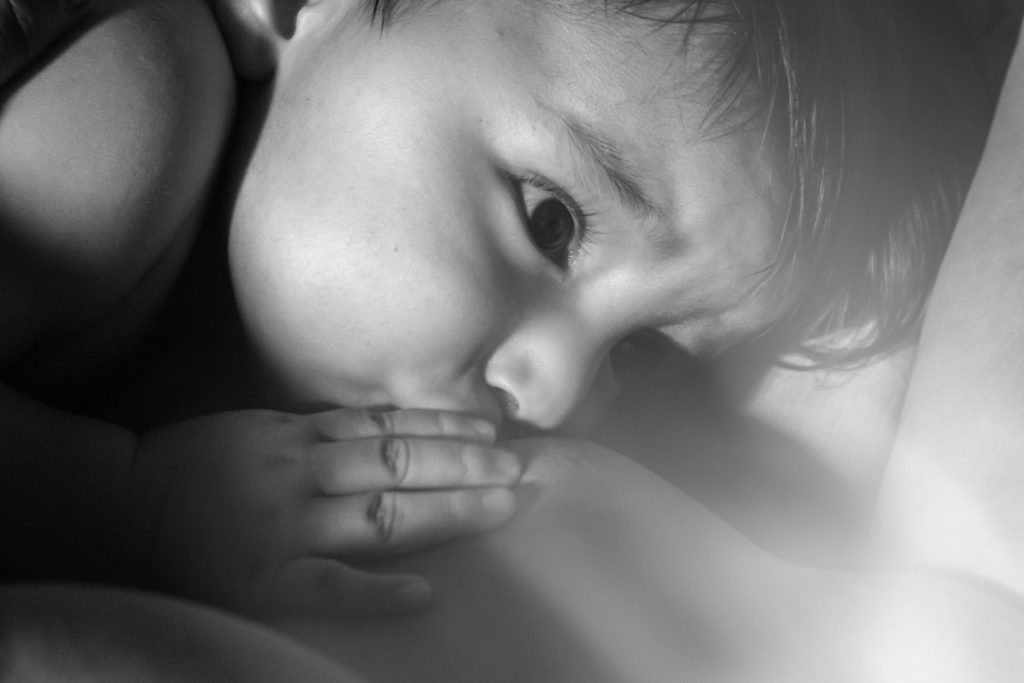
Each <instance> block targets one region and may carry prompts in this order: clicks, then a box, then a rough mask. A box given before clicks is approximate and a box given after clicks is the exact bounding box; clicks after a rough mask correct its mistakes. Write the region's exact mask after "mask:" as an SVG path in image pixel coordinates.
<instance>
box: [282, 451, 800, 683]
mask: <svg viewBox="0 0 1024 683" xmlns="http://www.w3.org/2000/svg"><path fill="white" fill-rule="evenodd" d="M518 449H519V450H520V451H521V452H522V453H523V454H524V455H525V456H526V457H527V459H528V461H529V466H528V469H527V472H526V475H525V476H524V478H523V482H522V485H521V486H520V488H519V491H518V494H519V498H520V506H521V509H520V512H519V513H518V515H517V517H516V518H515V519H514V520H513V522H512V523H510V524H509V525H508V526H507V527H506V528H504V529H503V530H501V531H500V532H498V533H496V534H493V535H490V536H486V537H482V538H480V539H476V540H473V541H470V542H463V543H459V544H452V545H449V546H446V547H443V548H439V549H436V550H434V551H432V552H429V553H422V554H418V555H415V556H410V557H406V558H401V559H398V560H394V561H389V562H387V563H386V564H384V565H382V566H381V567H380V568H381V569H382V570H395V571H411V572H417V573H420V574H422V575H424V576H426V577H427V578H428V579H429V580H430V581H431V582H432V583H433V585H434V587H435V591H436V593H435V595H436V597H435V605H434V606H433V607H432V608H431V609H430V610H428V611H427V612H424V613H423V614H420V615H414V616H408V617H398V618H396V617H389V618H381V619H353V620H350V621H343V622H341V621H326V620H325V621H310V620H287V621H283V622H279V623H278V624H277V625H278V626H281V627H282V628H284V629H285V630H287V631H288V632H289V633H291V634H292V635H294V636H297V637H298V638H300V639H301V640H303V641H305V642H307V643H309V644H312V645H313V646H314V647H316V648H317V649H319V650H320V651H322V652H325V653H327V654H329V655H331V656H332V657H336V658H337V659H338V660H340V661H342V662H344V663H345V664H346V665H348V666H351V667H352V668H354V669H355V670H356V671H358V672H359V673H362V674H363V675H365V676H367V677H368V678H370V679H371V680H374V681H380V682H382V683H383V682H387V681H442V680H443V681H482V680H486V681H497V682H500V681H510V682H511V681H517V682H519V681H595V682H596V681H616V682H619V681H664V680H679V679H680V676H685V675H693V676H697V677H698V679H699V680H706V678H700V677H701V676H704V675H706V674H708V673H709V672H710V671H712V670H713V671H716V672H717V673H718V674H723V673H725V670H726V669H728V668H729V667H730V666H732V665H733V663H735V662H739V661H742V660H743V659H744V658H743V657H740V656H738V655H739V650H738V649H737V648H739V647H746V646H747V645H749V644H750V643H751V642H754V641H756V640H758V638H759V636H758V635H757V634H755V633H754V631H757V630H759V629H761V628H762V626H764V625H766V624H767V622H766V621H765V620H764V619H763V618H761V617H762V616H763V614H764V613H765V610H770V609H773V608H776V607H777V605H776V604H775V603H773V602H772V600H773V599H774V598H776V597H779V598H781V595H780V594H779V593H774V594H773V592H772V591H771V590H766V586H767V585H769V584H767V583H766V582H768V581H772V580H774V579H775V578H777V577H779V576H781V575H783V574H784V573H785V572H786V571H787V568H785V567H783V566H781V565H780V564H778V563H777V562H776V561H774V560H773V559H772V558H770V557H769V556H767V555H765V554H763V553H761V552H760V551H758V550H757V549H756V548H754V547H753V546H752V545H750V544H749V543H747V542H746V541H745V539H743V538H742V537H740V536H739V535H738V534H737V533H735V532H734V531H733V530H732V529H731V528H730V527H727V526H726V525H725V524H723V523H722V522H721V521H720V520H719V519H718V518H716V517H714V516H713V515H711V514H710V513H709V512H707V511H706V510H705V509H704V508H702V507H700V506H699V505H697V504H696V503H694V502H693V501H692V500H690V499H689V498H686V497H685V496H683V495H682V494H681V493H680V492H679V491H678V490H677V489H675V488H674V487H672V486H670V485H669V484H668V483H667V482H665V481H663V480H661V479H659V478H657V477H655V476H654V475H652V474H651V473H649V472H648V471H646V470H644V469H643V468H641V467H640V466H638V465H636V464H635V463H633V462H631V461H629V460H627V459H625V458H623V457H622V456H619V455H617V454H614V453H612V452H610V451H607V450H605V449H602V448H600V447H598V446H595V445H593V444H589V443H585V442H569V441H561V440H553V439H536V440H530V441H524V442H519V444H518Z"/></svg>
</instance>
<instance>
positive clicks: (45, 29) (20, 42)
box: [0, 0, 92, 84]
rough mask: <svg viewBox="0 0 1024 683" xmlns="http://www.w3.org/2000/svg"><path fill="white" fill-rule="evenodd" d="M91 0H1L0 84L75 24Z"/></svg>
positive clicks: (90, 3)
mask: <svg viewBox="0 0 1024 683" xmlns="http://www.w3.org/2000/svg"><path fill="white" fill-rule="evenodd" d="M91 5H92V0H0V84H3V83H6V82H7V81H8V80H9V79H10V78H11V77H12V76H14V75H15V74H16V73H18V72H19V71H21V69H23V68H25V67H26V66H27V65H29V64H30V63H31V62H32V60H33V59H35V58H36V57H38V56H39V55H40V54H41V53H42V52H43V51H44V50H45V49H46V48H47V47H49V46H50V45H51V44H52V43H53V42H54V41H55V40H57V38H59V37H60V36H61V35H62V34H63V33H64V32H65V31H67V30H68V29H69V28H71V27H72V26H74V25H75V23H77V22H78V20H79V19H81V17H82V15H83V14H85V11H86V10H87V9H88V8H89V7H90V6H91Z"/></svg>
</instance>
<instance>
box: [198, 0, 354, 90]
mask: <svg viewBox="0 0 1024 683" xmlns="http://www.w3.org/2000/svg"><path fill="white" fill-rule="evenodd" d="M322 1H323V0H214V2H213V3H212V4H213V7H214V10H215V12H216V14H217V20H218V21H219V22H220V28H221V32H222V33H223V34H224V40H225V41H226V42H227V44H228V50H229V51H230V53H231V62H232V64H233V65H234V67H235V72H236V73H237V74H238V75H239V76H241V77H242V78H244V79H246V80H253V81H259V80H265V79H267V78H270V76H272V75H273V73H274V71H275V70H276V69H277V60H278V57H279V56H280V52H281V49H282V48H283V47H284V46H285V45H287V43H288V41H289V40H290V39H291V37H292V34H293V33H294V32H295V21H296V17H297V16H298V15H299V13H300V12H301V11H302V9H303V8H304V7H307V6H311V5H316V4H319V3H320V2H322ZM343 1H344V2H348V3H352V2H355V1H356V0H343Z"/></svg>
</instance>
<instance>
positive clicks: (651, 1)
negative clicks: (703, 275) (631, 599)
mask: <svg viewBox="0 0 1024 683" xmlns="http://www.w3.org/2000/svg"><path fill="white" fill-rule="evenodd" d="M424 1H425V0H418V1H417V0H367V7H368V9H369V11H370V14H371V16H372V18H373V19H374V20H376V21H380V22H381V25H382V26H386V25H387V23H388V22H389V21H391V20H393V19H395V18H396V16H397V14H398V13H399V12H400V10H402V9H405V8H407V7H410V6H413V5H417V4H421V3H422V2H424ZM549 1H551V2H556V3H558V0H549ZM560 4H562V5H563V6H566V5H568V6H571V5H573V4H575V5H577V6H589V7H591V8H593V7H594V6H595V5H596V6H599V7H600V5H603V7H604V9H605V11H608V12H614V13H620V14H625V15H631V16H635V17H641V18H645V19H649V20H651V21H652V22H656V27H657V28H658V29H659V30H660V29H663V28H666V27H667V28H672V27H674V26H678V27H681V30H680V40H681V41H684V43H685V41H687V40H689V38H690V37H691V36H692V35H693V31H694V30H695V29H698V27H699V30H701V31H709V32H712V33H713V35H715V36H720V37H721V40H720V42H719V44H720V46H721V52H722V54H721V55H720V57H719V58H717V59H715V60H713V64H714V66H713V67H710V68H711V69H712V71H711V72H710V74H711V77H712V80H713V81H714V82H713V84H712V87H713V88H714V92H715V93H716V96H715V97H713V98H712V110H715V111H724V110H729V109H730V108H733V109H734V107H732V105H734V104H735V103H737V102H741V101H742V102H743V106H744V108H746V110H747V111H748V112H749V114H750V119H749V120H750V121H753V122H756V123H757V124H758V125H761V126H764V130H765V131H766V133H767V135H766V142H767V145H768V147H767V149H769V150H772V152H773V154H774V158H775V161H776V162H777V167H778V168H777V172H775V173H773V179H774V180H775V181H777V182H780V183H781V188H782V191H781V192H780V193H778V194H779V196H781V197H782V200H781V205H780V206H779V207H778V209H779V210H778V215H779V220H780V222H781V224H782V225H781V233H780V234H781V238H780V242H779V246H778V253H777V258H776V260H775V265H774V266H773V268H772V269H771V271H770V272H769V273H767V274H766V277H771V278H776V281H781V282H782V283H783V284H785V283H789V284H791V286H793V287H797V288H799V289H798V291H797V292H796V294H797V296H796V297H795V300H796V301H797V302H798V303H797V304H796V305H795V306H794V308H793V309H792V311H791V312H790V314H789V315H788V317H787V318H786V319H785V320H784V321H782V323H780V324H779V325H778V326H777V328H778V331H782V330H785V332H786V335H787V336H788V338H789V339H790V344H791V346H790V348H791V349H793V350H799V351H800V352H801V353H802V355H803V357H805V358H807V359H809V360H810V361H811V363H812V364H814V365H821V364H825V365H843V364H849V363H857V362H860V361H863V360H866V359H868V358H871V357H873V356H875V355H877V354H879V353H882V352H884V351H887V350H889V349H892V348H894V347H896V346H898V345H900V344H903V343H906V342H907V341H909V340H912V339H913V338H914V336H915V333H916V330H917V329H918V326H919V323H920V319H921V316H922V313H923V309H924V304H925V301H926V300H927V297H928V294H929V292H930V290H931V286H932V283H933V281H934V278H935V275H936V273H937V271H938V267H939V264H940V261H941V258H942V254H943V252H944V250H945V246H946V244H947V242H948V240H949V236H950V234H951V232H952V229H953V226H954V223H955V221H956V218H957V215H958V213H959V209H960V206H961V204H962V202H963V198H964V195H965V193H966V190H967V186H968V184H969V182H970V179H971V177H972V175H973V171H974V168H975V167H976V165H977V162H978V159H979V157H980V153H981V150H982V147H983V144H984V140H985V135H986V132H987V129H988V125H989V122H990V119H991V114H992V110H993V108H994V102H995V93H996V92H997V84H998V83H999V81H1000V80H1001V70H1002V69H1003V68H1004V67H1005V56H1008V53H1006V54H1005V55H1004V57H1003V58H996V59H995V60H994V61H993V60H991V59H989V60H986V56H987V55H985V54H983V53H982V52H981V51H979V49H978V48H977V45H978V35H976V33H977V31H976V30H975V31H972V30H970V27H974V28H977V27H979V26H985V25H987V26H993V25H1004V24H1005V23H1007V22H1009V23H1011V25H1012V22H1015V21H1017V17H1016V16H1013V17H1011V16H1008V15H1010V14H1014V15H1016V13H1017V10H1016V8H1014V9H1011V5H1012V4H1014V3H1010V2H1009V0H990V1H989V0H590V2H589V3H588V2H587V1H586V0H571V1H570V0H562V1H561V3H560ZM1016 4H1019V3H1016ZM964 8H967V9H968V10H970V15H969V16H967V15H965V14H964V13H963V12H964ZM984 12H987V15H986V16H987V17H988V22H987V24H986V22H979V21H978V20H977V19H978V17H979V16H981V15H982V14H983V13H984ZM1004 15H1007V16H1004ZM1011 35H1012V34H1011ZM993 64H994V66H993ZM837 340H841V341H837Z"/></svg>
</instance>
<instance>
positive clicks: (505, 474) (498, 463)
mask: <svg viewBox="0 0 1024 683" xmlns="http://www.w3.org/2000/svg"><path fill="white" fill-rule="evenodd" d="M494 469H495V470H496V471H497V472H498V475H499V476H500V477H501V478H502V479H505V480H508V481H518V480H519V477H520V475H522V473H523V465H522V463H521V462H519V457H518V456H517V455H515V454H514V453H510V452H508V451H495V455H494Z"/></svg>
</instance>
